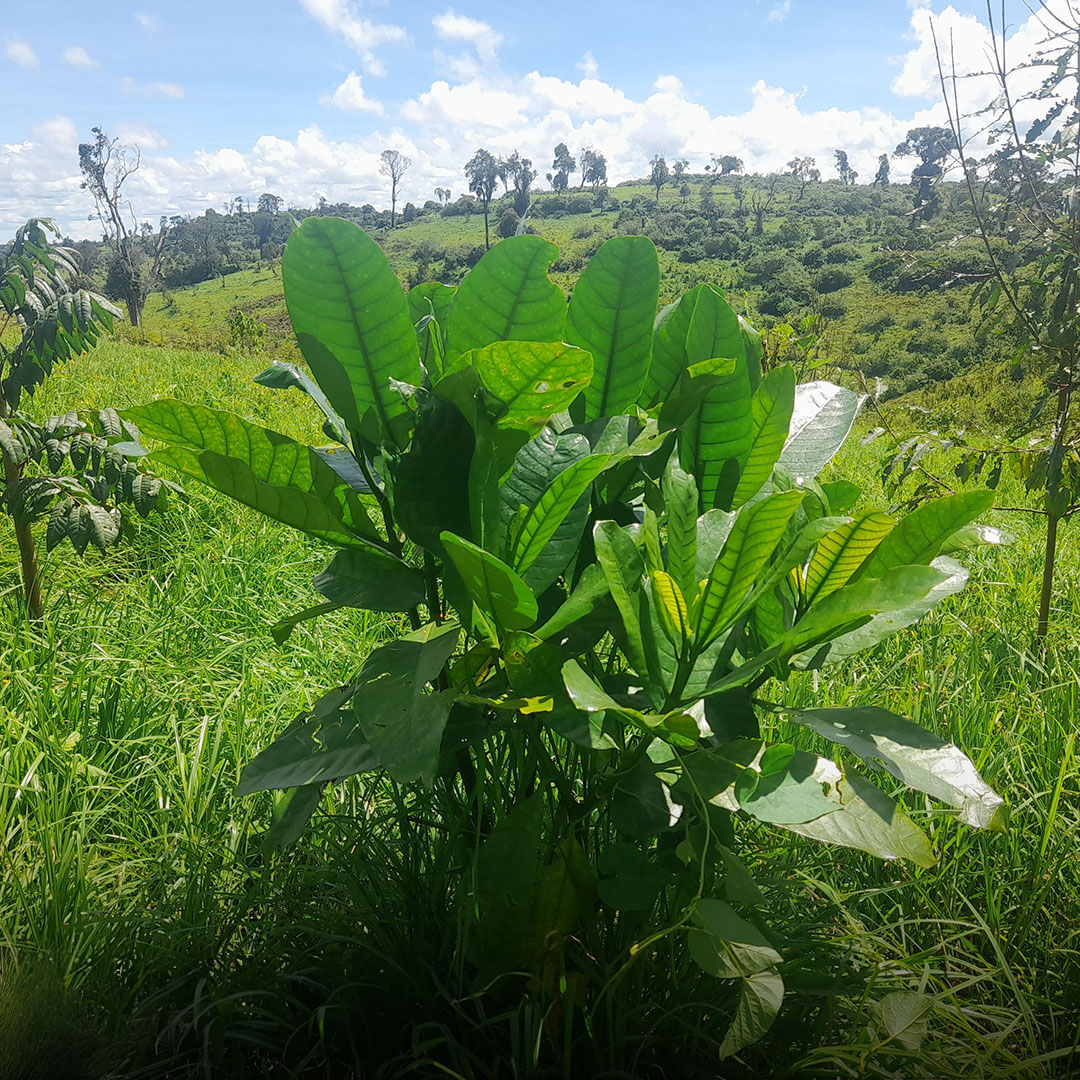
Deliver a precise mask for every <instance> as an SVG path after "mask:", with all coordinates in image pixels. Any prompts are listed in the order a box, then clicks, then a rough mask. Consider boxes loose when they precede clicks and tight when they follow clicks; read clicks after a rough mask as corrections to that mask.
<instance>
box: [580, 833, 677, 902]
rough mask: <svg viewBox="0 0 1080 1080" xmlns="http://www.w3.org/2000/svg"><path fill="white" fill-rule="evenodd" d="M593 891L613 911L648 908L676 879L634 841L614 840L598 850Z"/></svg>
mask: <svg viewBox="0 0 1080 1080" xmlns="http://www.w3.org/2000/svg"><path fill="white" fill-rule="evenodd" d="M597 869H598V870H599V871H600V874H601V875H602V876H601V878H600V881H599V882H598V883H597V886H596V891H597V893H598V894H599V896H600V899H601V900H602V901H603V902H604V903H605V904H607V906H608V907H610V908H615V910H616V911H648V910H649V909H650V908H651V907H652V906H653V904H655V903H656V898H657V897H658V896H659V895H660V891H661V890H662V889H663V888H664V887H665V886H667V885H669V884H671V882H672V881H674V880H675V879H674V878H673V877H672V875H671V874H669V873H668V871H666V870H665V869H664V868H663V867H661V866H658V865H657V864H656V863H655V862H654V861H653V860H652V859H650V858H649V856H648V855H647V854H646V853H645V852H644V851H642V850H641V849H640V848H639V847H637V846H636V845H635V844H628V843H626V842H625V841H616V842H615V843H614V844H612V845H611V847H607V848H604V850H603V851H602V852H601V853H600V859H599V861H598V863H597Z"/></svg>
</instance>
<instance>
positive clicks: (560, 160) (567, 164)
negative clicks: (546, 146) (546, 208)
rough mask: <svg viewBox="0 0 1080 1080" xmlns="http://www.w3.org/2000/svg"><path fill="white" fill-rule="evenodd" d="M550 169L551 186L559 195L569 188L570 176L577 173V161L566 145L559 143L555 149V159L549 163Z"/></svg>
mask: <svg viewBox="0 0 1080 1080" xmlns="http://www.w3.org/2000/svg"><path fill="white" fill-rule="evenodd" d="M551 168H552V169H553V173H552V177H551V186H552V187H553V188H554V189H555V190H556V191H558V192H560V193H562V192H564V191H566V189H567V188H568V187H569V186H570V174H571V173H573V172H577V161H576V160H575V158H574V155H573V154H571V153H570V148H569V147H568V146H567V145H566V143H564V142H561V143H559V145H558V146H556V147H555V157H554V160H553V161H552V162H551Z"/></svg>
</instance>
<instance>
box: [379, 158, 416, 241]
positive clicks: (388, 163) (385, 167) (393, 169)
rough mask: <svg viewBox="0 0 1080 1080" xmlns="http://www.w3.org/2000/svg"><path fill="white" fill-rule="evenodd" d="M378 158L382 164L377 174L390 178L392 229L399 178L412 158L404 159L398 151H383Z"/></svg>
mask: <svg viewBox="0 0 1080 1080" xmlns="http://www.w3.org/2000/svg"><path fill="white" fill-rule="evenodd" d="M379 157H380V158H381V159H382V164H381V165H380V166H379V172H380V173H382V175H383V176H388V177H390V228H391V229H392V228H393V227H394V225H395V224H396V220H397V189H398V184H400V183H401V178H402V177H403V176H404V175H405V174H406V173H407V172H408V171H409V166H410V165H412V158H408V157H406V156H405V155H404V154H403V153H402V152H401V151H400V150H384V151H383V152H382V153H381V154H380V155H379Z"/></svg>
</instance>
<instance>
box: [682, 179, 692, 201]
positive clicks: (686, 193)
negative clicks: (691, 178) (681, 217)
mask: <svg viewBox="0 0 1080 1080" xmlns="http://www.w3.org/2000/svg"><path fill="white" fill-rule="evenodd" d="M692 194H693V189H692V188H691V187H690V185H689V184H688V183H686V181H683V185H682V187H680V188H679V195H680V196H681V197H682V203H683V206H685V205H686V200H687V199H689V198H690V196H691V195H692Z"/></svg>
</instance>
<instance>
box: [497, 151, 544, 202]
mask: <svg viewBox="0 0 1080 1080" xmlns="http://www.w3.org/2000/svg"><path fill="white" fill-rule="evenodd" d="M502 168H503V169H504V170H505V174H506V176H505V180H504V183H506V184H507V185H508V188H507V190H509V188H513V189H514V210H515V211H516V212H517V214H518V216H519V217H520V216H522V215H523V214H524V213H525V211H526V210H528V209H529V188H530V187H531V186H532V182H533V181H534V180H535V179H536V170H535V169H534V168H533V167H532V162H531V161H530V160H529V159H528V158H527V157H522V156H521V154H519V153H518V152H517V151H516V150H515V151H514V152H513V153H512V154H511V155H510V156H509V157H508V158H507V159H506V160H505V161H504V162H502Z"/></svg>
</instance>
